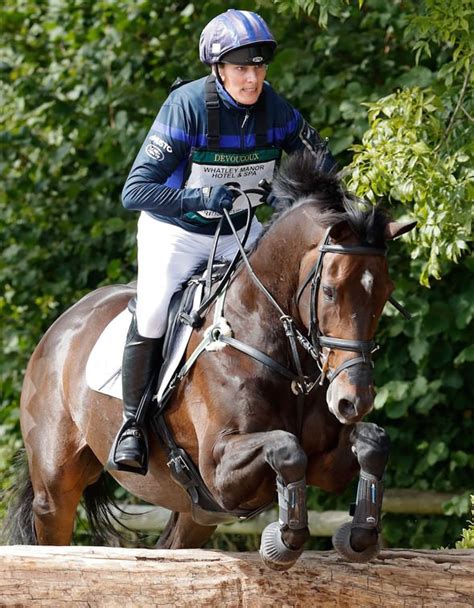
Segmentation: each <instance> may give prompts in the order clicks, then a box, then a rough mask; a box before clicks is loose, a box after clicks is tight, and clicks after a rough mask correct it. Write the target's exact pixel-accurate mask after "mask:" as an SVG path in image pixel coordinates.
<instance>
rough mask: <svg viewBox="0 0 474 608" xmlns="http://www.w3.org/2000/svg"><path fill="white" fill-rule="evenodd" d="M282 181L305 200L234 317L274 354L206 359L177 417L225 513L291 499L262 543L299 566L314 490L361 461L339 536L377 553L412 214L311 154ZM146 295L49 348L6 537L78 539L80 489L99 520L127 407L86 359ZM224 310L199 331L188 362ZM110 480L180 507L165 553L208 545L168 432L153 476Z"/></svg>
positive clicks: (268, 246) (269, 236) (52, 336)
mask: <svg viewBox="0 0 474 608" xmlns="http://www.w3.org/2000/svg"><path fill="white" fill-rule="evenodd" d="M274 187H275V190H276V192H277V193H279V195H280V196H281V197H282V200H283V198H284V197H289V198H291V199H293V200H295V202H294V204H292V205H291V206H287V208H285V209H283V210H282V211H281V212H280V213H279V214H277V217H276V219H274V220H273V221H272V222H270V225H269V226H268V227H267V228H266V229H265V230H264V231H263V233H262V235H261V237H260V238H259V240H258V242H257V244H256V245H255V247H254V248H253V250H252V252H251V254H250V255H249V256H248V260H249V264H250V265H251V268H250V266H249V265H246V264H242V265H241V266H240V267H239V269H238V270H237V271H236V272H235V274H234V276H233V277H232V279H231V282H230V285H229V287H228V289H227V293H226V298H225V308H224V311H223V314H224V316H225V319H226V320H227V322H228V324H229V325H230V327H231V328H232V335H233V336H234V337H235V338H236V339H238V340H240V341H241V343H245V344H248V345H249V346H250V347H252V348H253V349H255V350H258V351H259V352H260V353H264V355H265V356H266V357H267V360H265V361H264V362H263V363H262V361H260V360H258V359H255V358H253V357H250V356H248V354H246V353H245V352H242V351H241V350H239V349H236V348H232V347H231V346H230V345H227V346H226V347H225V348H223V349H221V350H219V351H216V352H205V353H203V354H202V355H201V356H200V357H199V358H198V359H197V361H196V363H195V364H194V366H193V367H192V369H191V370H190V372H189V374H188V375H187V376H186V377H184V378H183V380H182V382H181V383H180V384H179V385H178V386H177V388H176V391H175V393H174V394H173V396H172V399H171V400H170V403H169V404H168V406H167V408H166V411H165V413H164V419H165V420H166V424H167V426H168V428H169V430H170V432H171V433H172V435H173V437H174V439H175V441H176V444H177V445H178V446H180V447H181V448H183V449H184V450H185V451H186V452H187V453H188V454H189V456H190V458H191V460H192V462H193V463H194V465H195V466H196V468H197V469H198V470H199V473H200V475H201V478H202V480H203V483H204V484H205V486H206V488H207V490H208V492H209V494H210V495H211V496H212V497H213V499H214V501H215V502H216V504H217V505H219V507H220V508H221V509H222V510H223V511H225V512H229V513H234V512H236V511H238V512H245V513H251V512H255V511H257V510H259V509H262V508H265V507H266V506H269V505H270V504H271V503H273V502H274V501H275V498H276V496H278V503H279V522H275V523H274V524H270V526H268V527H267V529H266V530H265V531H264V533H263V535H262V545H261V555H262V558H263V560H264V562H265V563H266V564H267V565H268V566H270V567H272V568H275V569H286V568H289V567H290V566H291V565H293V564H294V563H295V562H296V560H297V559H298V557H299V555H300V554H301V552H302V550H303V545H304V542H305V541H306V539H307V538H308V535H309V531H308V525H307V511H306V486H307V485H311V486H317V487H319V488H322V489H323V490H324V491H327V492H341V491H342V490H343V489H344V488H345V487H346V486H347V484H348V483H349V481H350V480H351V479H352V478H353V477H354V476H355V475H356V474H357V472H358V471H359V472H360V478H359V486H358V491H357V504H356V507H355V513H354V518H353V521H352V522H351V523H350V524H349V525H348V526H346V527H345V529H344V530H343V531H342V532H341V533H340V534H339V535H336V536H335V538H334V541H333V542H334V544H335V546H336V549H337V550H338V551H339V552H340V553H341V554H342V555H343V556H344V557H345V558H347V559H350V560H357V561H366V560H368V559H370V558H371V557H373V556H374V555H375V554H376V553H377V551H378V550H379V534H380V530H381V524H380V509H381V501H382V477H383V474H384V470H385V466H386V462H387V458H388V452H389V440H388V437H387V435H386V433H385V431H384V430H383V429H381V428H380V427H378V426H376V425H375V424H373V423H368V422H361V420H362V418H363V417H364V416H365V415H366V414H367V413H369V412H370V411H371V409H372V407H373V401H374V385H373V377H372V361H371V352H372V350H373V349H374V346H375V343H374V342H373V338H374V335H375V331H376V327H377V323H378V320H379V317H380V315H381V313H382V309H383V307H384V305H385V303H386V302H387V300H388V298H389V297H390V294H391V291H392V289H393V284H392V282H391V280H390V278H389V274H388V265H387V259H386V255H385V250H386V244H387V241H389V240H391V239H393V238H395V237H397V236H399V235H401V234H403V233H404V232H407V231H408V230H410V229H411V228H412V227H413V226H414V223H397V222H394V221H391V220H390V219H389V218H388V217H387V216H386V215H385V214H384V213H383V212H382V211H381V210H380V209H379V208H378V207H372V206H368V205H365V206H364V205H362V204H361V202H360V201H358V200H357V199H355V198H354V197H352V196H351V195H349V194H348V193H347V192H346V191H345V190H344V188H343V186H342V183H341V180H340V177H339V176H338V175H334V174H333V175H328V174H324V173H322V172H321V171H320V170H319V166H318V159H317V158H314V157H313V156H312V155H310V154H308V153H305V154H303V155H295V156H292V157H289V158H288V159H287V163H286V165H285V166H284V167H283V166H282V169H281V171H280V173H279V175H278V176H277V177H276V178H275V184H274ZM256 278H257V280H256ZM134 295H135V291H134V287H133V285H113V286H108V287H102V288H100V289H98V290H96V291H94V292H92V293H90V294H89V295H86V296H85V297H84V298H83V299H81V300H80V301H79V302H77V303H76V304H75V305H73V306H72V307H71V308H70V309H69V310H67V311H66V312H65V313H64V314H62V315H61V316H60V317H59V318H58V319H57V321H56V322H55V323H54V324H53V325H52V326H51V327H50V329H49V330H48V331H47V332H46V334H45V335H44V337H43V338H42V340H41V341H40V343H39V344H38V346H37V347H36V349H35V351H34V353H33V355H32V357H31V359H30V361H29V364H28V367H27V370H26V374H25V378H24V385H23V389H22V394H21V405H20V417H21V429H22V434H23V439H24V444H25V448H26V453H27V459H28V468H29V473H27V478H26V481H25V483H24V484H23V486H21V487H19V488H17V495H16V500H12V502H11V506H10V515H9V527H8V530H9V539H8V540H9V542H13V543H28V544H35V543H37V544H44V545H66V544H69V543H70V541H71V537H72V533H73V528H74V521H75V515H76V509H77V506H78V503H79V501H80V499H81V496H82V495H84V497H85V502H86V507H88V509H89V511H90V515H91V517H92V519H94V517H95V520H96V523H97V522H98V523H99V524H100V523H101V522H102V520H101V513H102V514H103V511H101V510H100V508H99V506H98V504H99V503H97V501H96V502H95V503H94V500H92V499H91V496H93V495H94V493H95V496H96V499H97V496H99V499H100V498H101V497H102V498H103V496H102V494H101V492H102V490H101V487H102V486H101V485H100V483H101V479H102V477H103V471H104V464H105V463H106V461H107V457H108V454H109V450H110V446H111V445H112V442H113V439H114V436H115V434H116V432H117V429H118V428H119V426H120V424H121V420H122V408H121V403H120V401H119V400H118V399H116V398H114V397H110V396H106V395H103V394H100V393H98V392H95V391H93V390H91V389H90V388H89V387H88V385H87V383H86V379H85V368H86V363H87V360H88V357H89V353H90V352H91V349H92V348H93V346H94V344H95V342H96V340H97V338H98V336H99V335H100V334H101V332H102V331H103V330H104V328H105V327H106V326H107V324H108V323H109V322H110V321H111V319H113V318H114V317H115V316H116V315H117V314H118V313H120V312H121V311H122V310H124V309H125V307H126V306H127V303H128V302H129V300H130V299H131V298H132V297H133V296H134ZM282 311H283V313H284V314H281V313H282ZM211 317H212V315H208V316H207V318H206V320H205V324H204V326H203V327H202V328H201V329H198V330H195V331H194V332H193V335H192V337H191V340H190V343H189V345H188V347H187V356H189V354H190V353H192V352H193V349H195V348H196V346H197V345H198V344H199V342H200V340H201V339H202V337H203V335H204V332H205V330H206V328H207V327H208V326H209V325H210V323H211ZM305 334H307V337H304V335H305ZM295 336H296V338H297V339H296V340H295ZM270 360H272V361H273V362H274V364H275V366H276V371H275V368H274V367H272V365H267V363H268V361H270ZM318 366H319V369H320V372H319V373H318V376H317V377H316V379H315V376H314V373H315V370H316V371H317V368H318ZM295 368H299V369H295ZM282 369H286V370H287V372H288V374H287V375H286V376H285V374H284V373H279V372H281V370H282ZM291 374H293V376H294V377H295V378H299V380H300V381H299V382H298V381H295V380H293V381H291V380H290V379H289V377H291ZM310 379H311V381H310ZM302 397H304V401H302ZM168 464H169V463H168ZM110 474H111V475H112V476H113V477H114V478H115V479H116V480H117V481H118V483H119V484H121V485H122V486H123V487H124V488H126V489H127V490H128V491H129V492H130V493H132V494H134V495H135V496H137V497H139V498H141V499H143V500H144V501H146V502H148V503H151V504H154V505H161V506H163V507H165V508H167V509H170V510H171V511H172V515H171V517H170V520H169V522H168V524H167V526H166V528H165V530H164V531H163V533H162V535H161V537H160V539H159V541H158V544H157V546H158V547H159V548H169V549H179V548H193V547H201V546H202V545H203V544H204V543H205V542H206V541H207V540H208V539H209V538H210V536H211V535H212V533H213V531H214V530H215V527H216V524H217V520H216V521H212V518H210V519H209V520H208V521H206V522H205V525H204V524H203V523H202V521H200V520H199V519H198V521H196V519H197V518H196V517H195V516H194V513H193V509H192V505H191V502H192V501H191V500H190V497H189V495H188V493H187V492H186V491H185V489H183V487H181V486H180V485H178V484H177V483H176V481H175V480H174V479H173V477H172V476H171V474H170V470H169V467H168V466H167V456H166V453H165V451H164V450H163V449H162V446H161V445H160V441H159V440H158V439H157V438H156V437H155V436H153V435H152V436H151V437H150V457H149V470H148V473H147V474H146V476H145V477H141V476H139V475H136V474H132V473H128V472H118V471H110ZM99 502H100V500H99ZM104 525H105V523H104Z"/></svg>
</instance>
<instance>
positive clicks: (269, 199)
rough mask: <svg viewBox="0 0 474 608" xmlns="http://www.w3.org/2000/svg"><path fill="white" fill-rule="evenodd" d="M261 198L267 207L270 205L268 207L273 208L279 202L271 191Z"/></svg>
mask: <svg viewBox="0 0 474 608" xmlns="http://www.w3.org/2000/svg"><path fill="white" fill-rule="evenodd" d="M263 198H264V200H265V203H266V204H267V205H270V207H275V205H276V204H277V203H278V200H279V199H278V197H277V196H276V195H275V193H274V192H273V190H270V192H268V193H267V194H266V195H265V196H264V197H263Z"/></svg>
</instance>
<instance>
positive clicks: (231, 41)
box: [199, 9, 277, 65]
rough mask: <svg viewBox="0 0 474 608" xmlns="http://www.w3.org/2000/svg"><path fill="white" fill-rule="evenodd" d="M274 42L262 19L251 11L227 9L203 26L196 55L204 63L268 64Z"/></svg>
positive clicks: (273, 50)
mask: <svg viewBox="0 0 474 608" xmlns="http://www.w3.org/2000/svg"><path fill="white" fill-rule="evenodd" d="M276 45H277V43H276V41H275V39H274V37H273V34H272V33H271V31H270V30H269V29H268V26H267V24H266V23H265V21H264V20H263V19H262V18H261V17H260V15H257V13H253V12H251V11H239V10H235V9H229V10H228V11H226V12H225V13H222V14H221V15H217V17H214V19H212V21H210V22H209V23H208V24H207V25H206V27H205V28H204V29H203V31H202V34H201V38H200V40H199V58H200V59H201V61H202V62H203V63H205V64H207V65H213V64H215V63H221V62H222V63H235V64H237V65H258V64H260V63H269V62H270V61H271V60H272V57H273V53H274V52H275V48H276Z"/></svg>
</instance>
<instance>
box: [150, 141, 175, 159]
mask: <svg viewBox="0 0 474 608" xmlns="http://www.w3.org/2000/svg"><path fill="white" fill-rule="evenodd" d="M145 152H146V154H147V155H148V156H149V157H150V158H153V159H154V160H163V159H164V157H165V155H164V152H170V153H171V152H173V148H172V147H171V146H170V145H169V144H167V143H166V142H165V141H163V140H162V139H161V138H160V137H158V136H157V135H152V136H151V137H150V143H149V144H148V145H147V146H146V148H145Z"/></svg>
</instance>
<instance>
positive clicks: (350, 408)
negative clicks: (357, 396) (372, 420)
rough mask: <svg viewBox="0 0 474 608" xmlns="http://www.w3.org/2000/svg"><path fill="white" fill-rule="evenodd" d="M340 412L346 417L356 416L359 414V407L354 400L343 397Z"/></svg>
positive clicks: (340, 402)
mask: <svg viewBox="0 0 474 608" xmlns="http://www.w3.org/2000/svg"><path fill="white" fill-rule="evenodd" d="M339 413H340V414H341V416H343V417H344V418H354V417H355V416H357V409H356V407H355V405H354V404H353V403H352V401H349V400H348V399H341V400H340V401H339Z"/></svg>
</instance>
